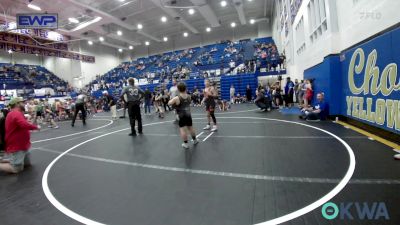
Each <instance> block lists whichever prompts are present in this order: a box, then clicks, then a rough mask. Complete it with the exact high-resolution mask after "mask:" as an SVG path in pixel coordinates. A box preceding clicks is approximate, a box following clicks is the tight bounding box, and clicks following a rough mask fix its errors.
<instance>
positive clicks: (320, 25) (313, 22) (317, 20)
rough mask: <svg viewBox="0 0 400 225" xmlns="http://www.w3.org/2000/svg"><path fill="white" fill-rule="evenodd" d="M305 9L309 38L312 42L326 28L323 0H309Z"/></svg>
mask: <svg viewBox="0 0 400 225" xmlns="http://www.w3.org/2000/svg"><path fill="white" fill-rule="evenodd" d="M307 9H308V18H309V21H310V40H311V42H314V41H316V40H317V39H318V38H319V37H321V36H322V34H323V33H325V32H326V30H327V29H328V26H327V20H326V8H325V0H311V1H310V3H309V4H308V6H307Z"/></svg>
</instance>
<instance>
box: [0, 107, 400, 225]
mask: <svg viewBox="0 0 400 225" xmlns="http://www.w3.org/2000/svg"><path fill="white" fill-rule="evenodd" d="M120 113H121V112H120ZM193 113H194V114H193V117H194V118H196V119H195V120H194V126H195V128H196V130H197V132H198V134H199V140H200V143H199V144H198V145H197V146H195V147H193V146H192V145H191V149H190V150H189V151H184V150H183V149H182V148H181V146H180V144H181V140H180V138H179V136H178V134H179V133H178V128H177V126H176V125H174V124H173V123H172V120H173V115H172V114H171V113H170V114H169V115H168V116H167V118H165V119H164V120H160V119H158V118H157V116H154V115H153V116H144V115H143V118H144V122H143V124H145V126H144V135H141V136H137V137H129V136H128V135H127V134H128V133H129V129H128V126H129V125H128V119H119V120H117V121H114V122H112V121H111V120H110V119H109V118H110V117H109V115H108V114H98V115H97V116H96V117H93V118H91V119H90V120H88V122H87V126H86V127H83V126H82V123H81V121H77V123H76V126H75V127H74V128H72V127H71V126H70V123H69V122H64V123H60V125H61V129H58V130H47V128H46V129H43V130H42V131H40V132H35V133H33V134H32V141H33V144H32V149H33V150H32V164H33V166H32V167H31V168H29V169H27V170H26V171H25V172H23V173H22V174H20V175H18V176H14V175H5V174H3V173H0V196H1V198H0V224H24V225H25V224H80V223H79V222H78V221H76V220H79V221H81V222H84V223H93V222H95V221H96V222H99V223H105V224H140V225H144V224H146V225H147V224H148V225H181V224H182V225H189V224H194V225H203V224H204V225H206V224H213V225H214V224H227V225H228V224H229V225H231V224H237V225H247V224H255V223H261V222H264V221H269V220H272V219H275V218H278V217H282V216H285V215H287V214H289V213H291V212H293V211H297V210H300V209H302V208H304V207H306V208H307V207H308V208H309V207H312V206H315V205H316V204H318V200H319V199H321V198H328V199H325V200H329V196H332V195H335V194H336V193H335V192H339V193H338V194H337V195H336V196H334V197H333V199H331V200H330V201H332V202H335V203H336V204H338V205H339V203H341V202H345V203H347V202H368V203H370V204H372V203H373V202H385V204H386V207H387V209H388V213H389V215H390V220H389V221H386V220H378V221H375V220H373V221H368V220H359V219H358V218H355V219H354V220H340V219H339V218H337V219H335V220H332V221H329V220H326V219H324V218H323V217H322V215H321V207H317V208H315V210H313V211H311V212H310V213H307V214H306V215H302V216H300V217H298V218H295V219H293V220H291V221H289V222H286V223H284V224H400V213H398V210H397V209H399V208H400V179H399V177H400V163H399V162H397V161H394V160H393V154H394V152H393V151H392V149H391V148H389V147H387V146H385V145H383V144H381V143H379V142H376V141H374V140H369V139H368V137H366V136H363V135H361V134H359V133H356V132H354V131H352V130H350V129H346V128H344V127H343V126H341V125H339V124H335V123H333V122H321V123H315V122H313V123H311V122H305V121H299V120H298V119H297V116H295V115H282V114H281V113H279V112H277V111H274V112H270V113H264V112H260V111H258V110H257V109H255V108H254V106H253V105H235V106H234V109H233V110H232V111H229V112H228V113H225V114H217V120H218V122H219V130H218V131H217V132H215V133H210V132H209V131H206V132H203V130H202V128H203V127H204V126H205V125H206V123H205V119H204V112H203V109H200V108H197V109H193ZM302 124H306V125H302ZM201 132H202V133H201ZM335 136H336V137H335ZM341 140H342V141H343V143H342V142H341ZM346 143H347V144H348V148H346ZM353 152H354V155H355V161H353V160H351V155H352V154H353ZM354 163H355V170H354V174H353V176H352V178H351V180H350V182H349V183H347V181H346V176H347V178H349V176H350V175H352V172H353V170H352V168H351V165H354ZM344 184H346V186H345V187H344V189H343V190H341V189H340V187H339V189H338V186H340V185H344ZM46 195H47V197H46ZM48 198H49V199H48ZM319 205H321V204H319ZM57 208H58V209H59V210H58V209H57ZM353 210H355V209H353ZM61 211H62V212H63V213H62V212H61ZM298 214H301V213H298ZM67 215H69V216H71V217H73V218H75V219H76V220H74V219H71V218H70V217H69V216H67ZM353 215H355V214H353Z"/></svg>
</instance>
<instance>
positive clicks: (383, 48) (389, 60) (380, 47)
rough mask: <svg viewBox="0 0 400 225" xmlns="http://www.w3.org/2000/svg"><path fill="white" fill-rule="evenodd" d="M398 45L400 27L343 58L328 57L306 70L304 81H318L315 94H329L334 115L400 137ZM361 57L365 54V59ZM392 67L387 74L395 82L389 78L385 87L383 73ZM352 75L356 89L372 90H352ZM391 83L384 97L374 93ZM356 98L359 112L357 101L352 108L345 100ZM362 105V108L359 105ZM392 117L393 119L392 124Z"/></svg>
mask: <svg viewBox="0 0 400 225" xmlns="http://www.w3.org/2000/svg"><path fill="white" fill-rule="evenodd" d="M399 43H400V28H396V29H393V30H390V31H387V32H385V33H383V34H381V35H379V36H377V37H374V38H372V39H370V40H368V41H366V42H363V43H362V44H360V45H357V46H354V47H352V48H351V49H348V50H345V51H343V52H341V54H340V56H337V55H334V56H327V57H326V58H325V59H324V61H323V62H322V63H320V64H318V65H316V66H314V67H312V68H309V69H307V70H305V71H304V77H305V79H310V78H315V81H314V91H315V93H318V92H324V93H325V94H326V97H327V101H328V102H329V104H330V110H331V111H330V114H331V115H342V116H346V117H349V118H352V119H355V120H358V121H360V122H363V123H366V124H369V125H372V126H376V127H379V128H382V129H385V130H388V131H391V132H394V133H397V134H400V101H399V100H400V75H399V74H398V68H397V67H398V65H400V48H399V46H398V44H399ZM360 55H364V59H363V60H361V56H360ZM373 56H375V58H374V57H373ZM352 57H354V60H353V61H354V62H355V63H354V65H353V66H351V60H352ZM368 59H369V60H368ZM368 62H370V63H368ZM368 65H370V66H368ZM389 66H391V70H387V71H391V72H392V75H391V76H392V80H390V78H389V77H390V76H388V77H387V79H386V84H384V83H382V81H385V79H382V77H383V72H384V69H385V68H386V67H388V68H389ZM356 67H359V71H356ZM367 68H370V69H367ZM349 72H353V73H354V79H350V81H352V80H354V84H355V87H356V88H361V87H363V84H365V85H367V86H368V87H369V89H370V90H369V91H368V92H366V91H364V89H362V90H363V91H361V93H359V92H357V91H356V90H351V88H350V85H349ZM371 73H375V74H376V75H375V76H376V81H377V83H376V85H375V84H374V85H372V80H373V79H372V78H370V79H368V78H367V77H368V74H371ZM364 80H366V81H364ZM390 84H392V86H393V90H392V91H391V92H390V93H389V92H388V93H386V94H383V93H382V91H379V92H377V93H373V94H372V93H371V87H372V86H374V87H375V86H376V87H379V88H380V87H384V86H386V87H388V88H389V87H390ZM375 89H376V88H375ZM354 97H355V98H359V101H357V102H356V105H357V106H358V107H355V109H359V110H358V112H357V110H356V111H354V105H353V104H354V101H351V102H352V103H351V104H349V105H348V102H347V101H346V99H347V98H349V99H354ZM367 99H369V100H370V101H371V102H372V104H371V107H370V109H368V107H367ZM377 102H381V107H376V104H377ZM360 104H363V105H362V106H360ZM349 106H350V107H349ZM389 109H390V110H389ZM363 111H364V112H363ZM371 112H372V113H371ZM380 112H382V113H380ZM368 115H370V116H368ZM378 115H379V116H378ZM389 118H392V119H390V121H392V122H390V123H389V122H388V120H389Z"/></svg>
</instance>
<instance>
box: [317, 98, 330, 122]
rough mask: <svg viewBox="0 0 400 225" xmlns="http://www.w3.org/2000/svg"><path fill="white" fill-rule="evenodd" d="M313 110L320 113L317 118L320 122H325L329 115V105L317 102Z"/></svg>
mask: <svg viewBox="0 0 400 225" xmlns="http://www.w3.org/2000/svg"><path fill="white" fill-rule="evenodd" d="M314 109H319V110H321V112H320V113H319V117H320V119H321V120H325V119H326V117H327V116H328V115H329V105H328V103H326V102H318V103H317V104H316V105H315V106H314Z"/></svg>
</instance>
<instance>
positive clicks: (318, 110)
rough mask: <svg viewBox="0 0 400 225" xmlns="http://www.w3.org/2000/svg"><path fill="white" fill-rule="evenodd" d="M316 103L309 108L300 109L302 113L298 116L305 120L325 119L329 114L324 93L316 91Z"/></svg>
mask: <svg viewBox="0 0 400 225" xmlns="http://www.w3.org/2000/svg"><path fill="white" fill-rule="evenodd" d="M317 100H318V103H317V104H315V106H313V107H310V108H303V109H302V110H301V112H302V115H301V116H299V117H300V119H306V120H316V121H318V120H325V119H326V118H327V116H328V115H329V105H328V103H326V102H325V101H324V94H323V93H318V95H317Z"/></svg>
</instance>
